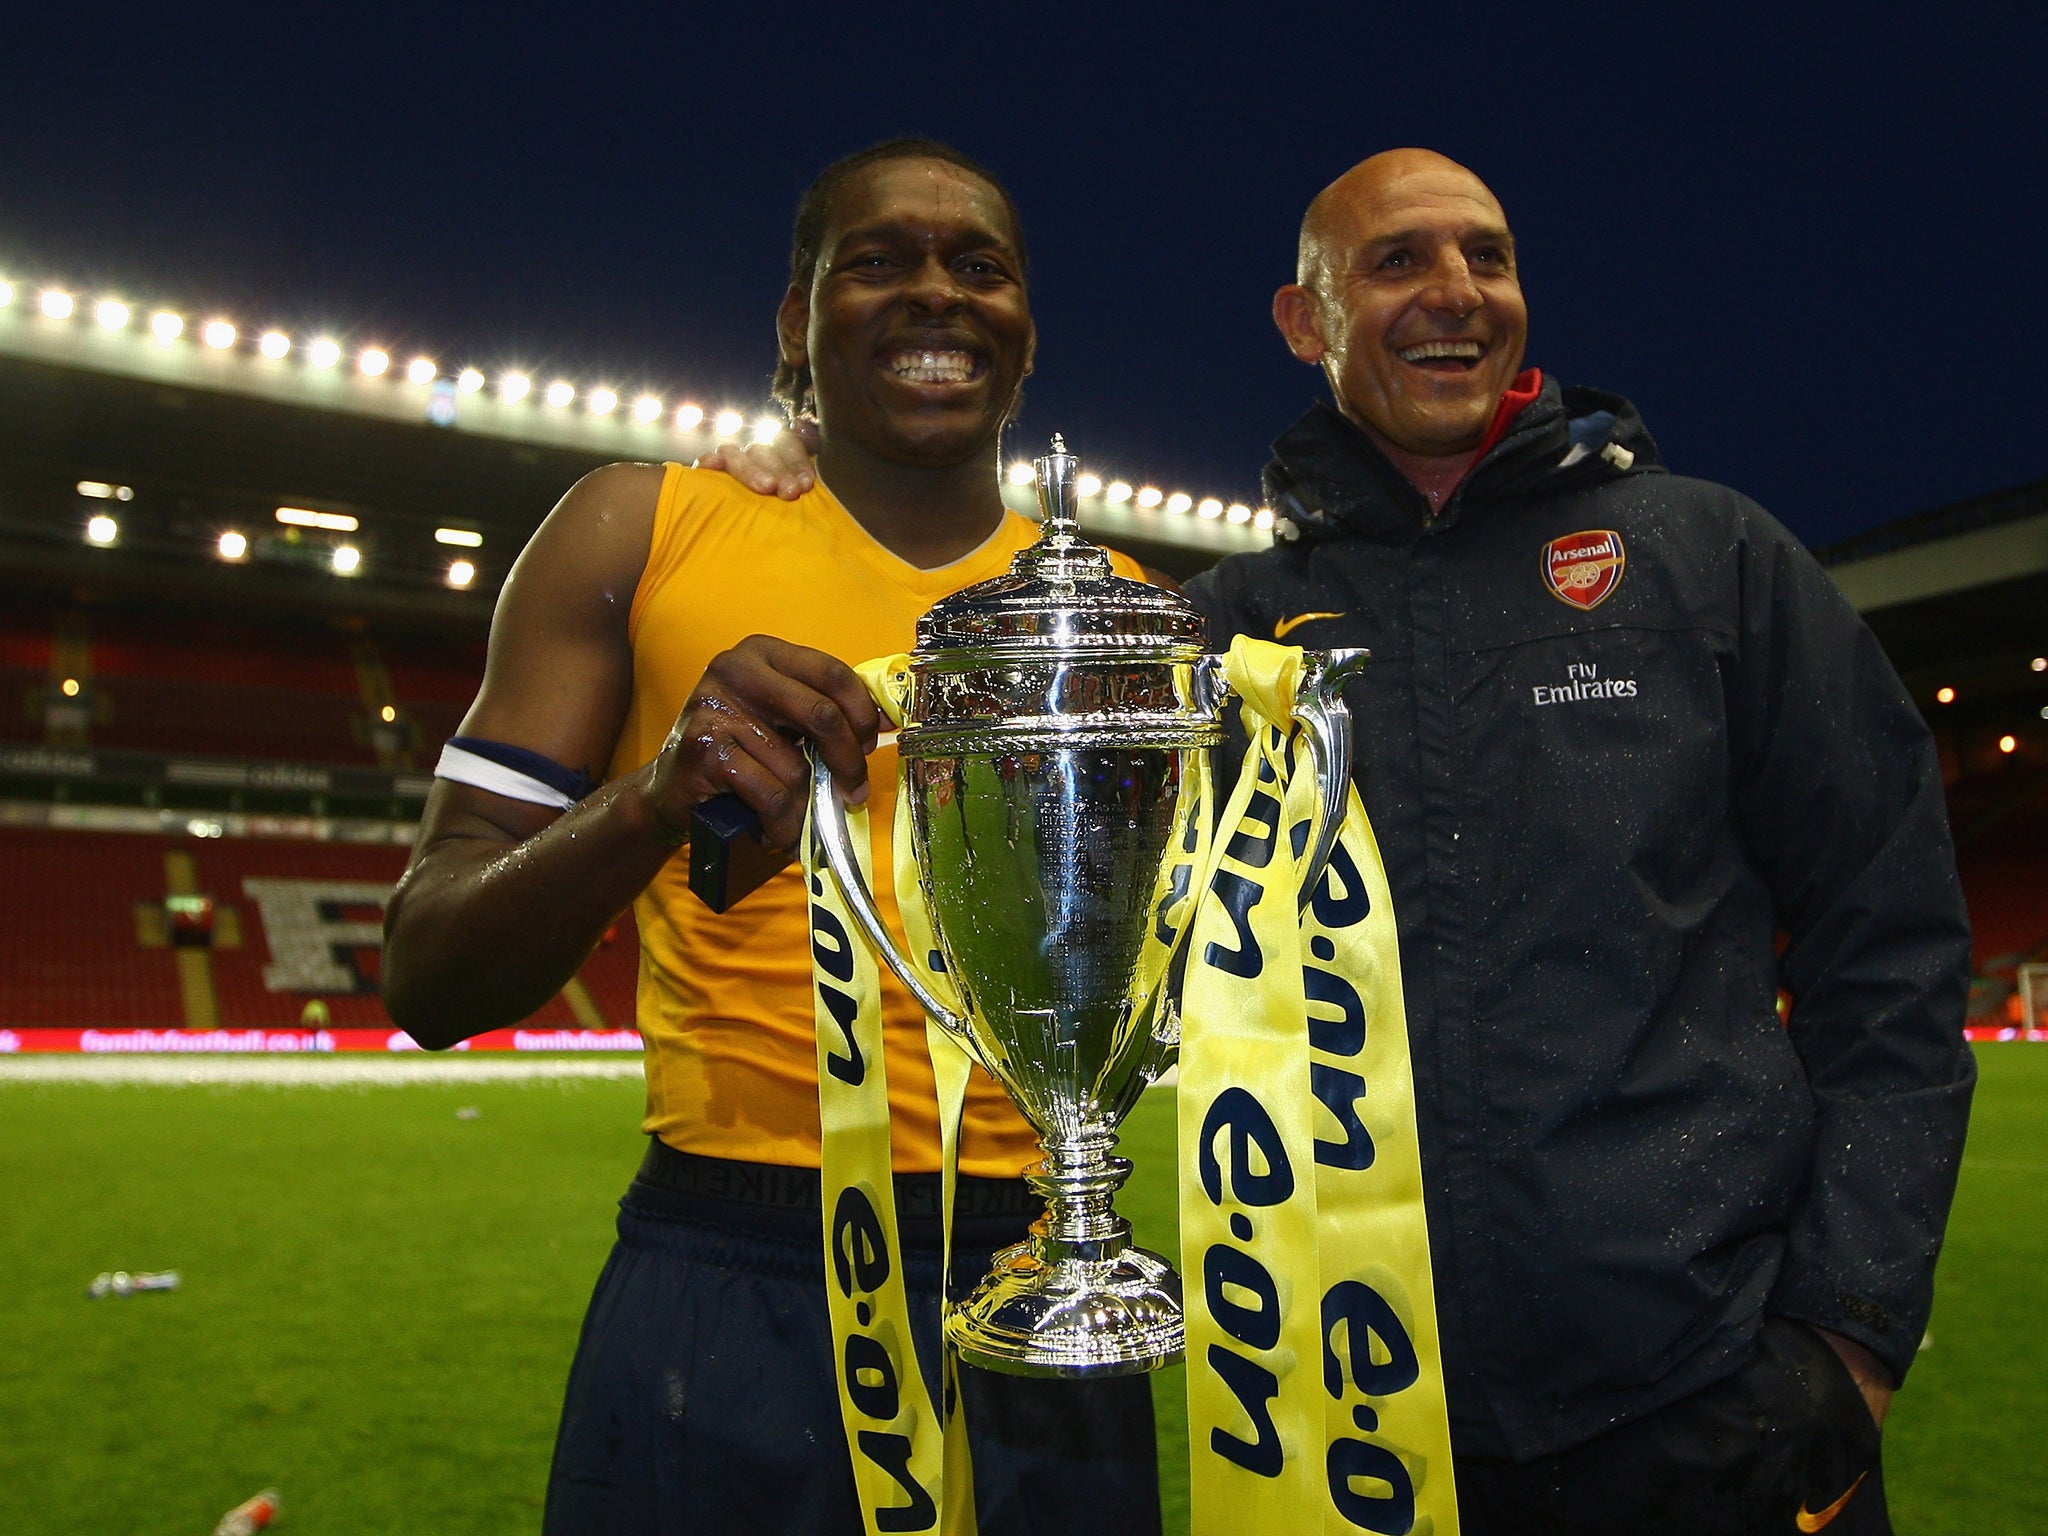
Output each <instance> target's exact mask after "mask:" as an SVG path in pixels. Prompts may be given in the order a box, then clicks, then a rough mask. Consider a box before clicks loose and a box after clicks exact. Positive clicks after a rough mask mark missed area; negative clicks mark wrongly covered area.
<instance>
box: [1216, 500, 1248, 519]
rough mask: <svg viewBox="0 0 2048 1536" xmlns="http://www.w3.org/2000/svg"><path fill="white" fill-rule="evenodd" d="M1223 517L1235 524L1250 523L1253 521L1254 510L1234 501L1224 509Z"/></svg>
mask: <svg viewBox="0 0 2048 1536" xmlns="http://www.w3.org/2000/svg"><path fill="white" fill-rule="evenodd" d="M1223 515H1224V516H1225V517H1226V518H1228V519H1229V520H1230V521H1231V522H1233V523H1248V522H1250V521H1251V520H1252V509H1251V508H1250V507H1247V506H1245V505H1244V504H1243V503H1242V502H1235V501H1234V502H1232V503H1231V504H1230V505H1229V506H1228V507H1226V508H1224V510H1223Z"/></svg>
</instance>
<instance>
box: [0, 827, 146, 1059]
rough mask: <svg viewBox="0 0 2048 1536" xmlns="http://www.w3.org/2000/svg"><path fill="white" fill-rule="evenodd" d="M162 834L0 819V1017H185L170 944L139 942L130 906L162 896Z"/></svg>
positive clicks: (72, 1021)
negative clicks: (4, 898) (2, 914)
mask: <svg viewBox="0 0 2048 1536" xmlns="http://www.w3.org/2000/svg"><path fill="white" fill-rule="evenodd" d="M170 846H171V839H169V838H154V837H124V836H120V835H117V834H110V833H102V834H94V833H79V832H31V831H22V830H18V829H15V828H11V827H0V890H4V891H6V892H7V893H8V897H9V900H8V914H7V937H6V942H5V943H0V1025H26V1026H38V1025H44V1026H65V1025H101V1024H135V1025H146V1026H150V1027H154V1028H165V1027H175V1026H178V1025H181V1024H182V1023H183V1022H184V1013H183V1007H182V1004H181V1001H180V994H179V986H178V968H177V965H176V963H175V959H174V957H173V955H172V953H171V951H170V950H169V949H168V948H165V947H161V946H156V947H149V948H145V947H144V946H143V945H141V944H140V943H138V942H137V934H136V918H135V906H136V904H137V903H138V902H147V901H155V902H161V901H162V900H163V898H164V853H165V851H166V849H167V848H169V847H170Z"/></svg>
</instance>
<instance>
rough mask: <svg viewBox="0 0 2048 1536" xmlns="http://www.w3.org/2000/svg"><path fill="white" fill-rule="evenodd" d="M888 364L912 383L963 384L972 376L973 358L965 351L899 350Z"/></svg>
mask: <svg viewBox="0 0 2048 1536" xmlns="http://www.w3.org/2000/svg"><path fill="white" fill-rule="evenodd" d="M889 366H890V368H891V369H892V370H894V372H895V374H896V377H897V378H899V379H907V380H909V381H910V382H911V383H913V384H964V383H966V382H967V381H968V380H969V379H970V378H972V377H973V376H974V359H973V358H972V357H971V356H969V355H968V354H967V353H965V352H899V353H897V354H896V356H895V358H894V359H893V360H892V361H891V362H890V364H889Z"/></svg>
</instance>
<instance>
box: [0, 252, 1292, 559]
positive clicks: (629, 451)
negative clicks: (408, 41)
mask: <svg viewBox="0 0 2048 1536" xmlns="http://www.w3.org/2000/svg"><path fill="white" fill-rule="evenodd" d="M0 359H11V360H14V361H16V362H18V363H19V364H23V365H29V367H28V372H29V373H30V374H32V375H36V376H38V377H40V378H41V379H42V380H44V381H45V384H46V385H48V386H49V387H53V388H55V387H58V386H56V385H54V384H51V383H50V381H51V380H53V379H54V378H55V373H54V370H60V369H61V370H67V371H71V372H76V373H83V374H88V375H92V376H95V377H97V378H99V379H103V380H106V381H108V383H109V384H110V385H112V384H114V383H115V382H116V381H118V382H119V383H122V384H126V385H128V386H131V387H130V388H128V389H126V390H118V389H116V390H114V391H112V393H114V394H118V395H123V396H125V397H127V398H130V399H145V400H146V399H148V398H151V396H152V393H153V392H171V393H173V394H175V395H176V396H178V397H180V398H183V399H185V400H187V401H188V402H192V403H195V404H196V403H197V401H198V398H199V397H200V396H202V395H203V396H212V397H220V398H219V402H218V403H219V404H225V403H226V402H227V401H231V400H232V401H241V402H247V404H248V406H250V407H254V408H256V409H255V410H253V411H244V412H230V411H223V410H221V409H219V408H217V407H216V408H209V409H206V410H203V411H201V412H200V414H201V415H205V416H207V417H209V418H211V419H212V420H213V421H214V422H215V423H216V424H217V426H216V429H215V430H214V432H213V436H214V437H215V439H216V441H217V442H219V443H222V444H225V441H226V439H227V438H229V437H234V436H240V437H242V438H243V439H244V443H245V450H246V451H247V452H248V453H249V454H251V455H253V456H254V458H255V459H257V460H259V461H260V460H261V459H262V458H264V457H266V456H267V455H265V453H264V452H263V448H262V445H261V444H260V443H258V442H257V441H255V439H256V438H257V437H259V436H261V435H262V434H263V433H265V432H269V433H271V434H273V435H275V436H277V437H278V438H279V439H280V446H281V445H282V441H283V440H289V441H290V442H293V443H297V444H308V443H311V442H313V441H314V440H316V439H322V438H327V439H347V440H348V441H350V442H351V443H368V442H373V441H374V442H376V443H378V444H379V445H380V448H381V453H382V454H383V455H384V456H388V457H391V458H393V460H394V464H403V463H405V462H406V461H409V460H415V459H419V458H423V457H427V458H430V457H433V456H434V455H433V454H432V452H431V451H428V450H421V451H420V452H418V453H412V452H407V451H405V450H404V449H403V448H402V447H401V446H400V444H401V443H402V442H403V440H404V439H405V438H406V437H429V436H436V435H446V436H449V437H462V438H475V439H482V440H484V441H485V442H487V443H492V444H496V445H497V446H498V448H499V449H500V452H499V453H497V454H496V455H492V454H488V453H487V454H483V455H481V456H478V455H468V456H465V455H459V454H458V455H453V456H444V457H454V458H457V459H463V458H468V459H476V458H479V457H481V458H485V459H489V458H493V457H495V458H497V459H501V460H502V458H503V457H504V454H503V452H502V450H503V449H504V448H505V447H506V446H508V445H509V446H514V447H515V448H516V449H524V450H528V451H530V452H531V453H532V454H533V455H534V457H533V459H532V462H533V464H534V465H535V467H537V468H538V467H540V466H542V465H545V466H547V469H546V471H545V473H544V475H543V476H542V477H541V478H544V479H545V482H546V488H547V490H548V496H547V500H546V501H545V502H543V503H541V504H540V505H539V506H538V507H537V508H536V507H532V506H527V507H525V508H524V509H523V510H522V511H521V513H519V514H518V515H517V517H515V519H514V520H515V521H523V522H524V525H525V527H526V528H527V529H528V530H530V529H531V527H532V526H533V524H534V523H537V522H538V521H539V519H540V517H541V516H542V515H544V513H545V511H546V509H547V506H548V505H550V504H552V501H553V500H554V498H555V496H558V495H559V494H560V493H561V492H562V491H563V490H566V489H567V487H568V485H569V483H570V482H571V481H572V480H573V479H574V478H575V473H581V471H582V469H586V468H590V467H593V466H595V465H597V464H602V463H608V462H611V461H614V460H619V459H643V460H660V459H681V460H683V461H685V462H687V461H689V460H691V459H694V458H695V457H696V456H697V455H699V454H701V453H704V452H705V451H707V450H709V449H710V448H712V447H713V446H715V445H716V444H718V443H720V442H723V441H731V440H734V439H740V438H744V437H745V436H747V435H749V434H750V433H756V432H765V431H772V430H773V429H774V427H775V426H776V425H777V418H776V417H775V416H773V414H772V413H770V412H769V411H768V410H767V409H766V408H764V407H761V406H759V405H756V406H755V407H754V408H753V409H752V416H753V420H751V421H750V420H749V419H748V412H747V411H745V410H742V409H740V408H739V407H736V406H734V405H732V404H730V403H718V402H702V403H700V402H697V401H693V400H688V399H680V398H674V397H672V396H669V395H665V394H664V393H662V392H658V391H656V390H653V389H632V388H627V387H624V386H621V385H619V384H617V383H609V384H608V383H604V382H592V381H582V382H578V381H575V380H572V379H567V378H562V377H559V376H552V375H532V374H527V373H524V372H519V371H516V370H509V369H508V370H503V371H500V372H498V373H497V374H496V375H495V376H487V375H486V374H485V373H484V372H483V371H482V370H480V369H478V368H475V367H470V366H465V365H462V364H460V363H458V364H456V365H454V366H444V365H443V364H442V363H441V362H440V361H438V360H436V359H433V358H429V357H424V356H410V355H407V354H404V353H396V352H392V351H388V350H386V349H385V348H382V347H379V346H376V345H371V344H366V343H359V342H351V343H350V344H349V345H348V346H347V347H344V346H343V345H342V344H341V343H340V342H338V341H336V340H334V339H332V338H330V337H326V336H318V335H298V336H294V335H289V334H287V333H285V332H283V331H278V330H270V331H261V332H259V331H254V330H250V329H247V328H245V327H243V326H240V325H238V324H237V323H235V322H234V321H233V320H231V319H228V318H224V317H220V316H216V315H207V314H199V313H191V312H187V311H183V310H180V309H177V308H150V307H148V306H144V305H138V304H134V303H131V302H130V301H129V300H127V299H125V298H122V297H118V296H109V295H87V294H81V293H76V292H73V291H70V290H68V289H64V288H59V287H43V288H35V287H32V286H31V285H28V284H24V283H20V282H10V281H8V280H6V279H5V278H4V277H0ZM10 371H13V370H10ZM62 388H64V389H65V391H66V392H68V393H70V394H71V395H73V396H80V395H81V394H84V393H91V391H90V390H88V389H86V387H85V386H84V383H83V381H76V380H74V381H72V382H71V383H70V384H68V385H65V386H62ZM155 398H157V399H159V400H162V399H164V398H166V396H165V395H164V394H163V393H155ZM230 417H240V418H242V420H241V426H242V428H243V430H242V431H240V432H235V431H233V430H222V428H223V427H226V426H227V425H228V422H229V418H230ZM186 419H187V420H188V421H189V420H191V419H192V418H189V417H188V418H186ZM322 419H324V420H325V421H327V422H329V423H332V424H334V425H335V426H337V427H338V426H341V425H343V424H355V425H359V426H360V427H362V428H364V429H366V430H365V432H364V433H361V434H357V433H348V432H335V431H332V430H330V431H325V432H323V431H322V429H321V427H320V426H319V422H320V421H321V420H322ZM8 435H9V436H10V437H13V436H14V435H15V434H14V433H12V432H10V433H9V434H8ZM292 451H293V452H296V451H297V450H292ZM571 465H575V466H580V467H579V468H577V469H576V470H575V473H570V474H568V476H567V478H563V471H565V470H567V469H568V468H569V467H570V466H571ZM1091 467H1092V466H1091ZM1091 480H1092V483H1091V481H1090V480H1084V483H1083V487H1082V488H1083V491H1084V493H1085V494H1084V496H1083V498H1082V504H1081V508H1080V511H1081V521H1082V524H1083V526H1084V527H1086V528H1088V529H1089V530H1090V531H1091V532H1092V533H1093V534H1095V535H1096V536H1097V537H1099V538H1102V539H1104V540H1105V541H1107V542H1110V543H1112V544H1115V545H1118V546H1120V547H1125V548H1128V549H1130V550H1131V552H1132V553H1134V554H1137V555H1139V556H1140V557H1141V558H1142V557H1150V556H1158V557H1162V558H1159V559H1158V562H1157V563H1160V564H1163V565H1165V566H1166V567H1167V568H1168V569H1174V568H1176V567H1189V568H1194V569H1199V568H1200V567H1201V566H1203V565H1207V564H1209V563H1211V562H1212V561H1214V560H1216V559H1218V558H1220V557H1221V556H1223V555H1225V554H1229V553H1231V552H1233V551H1237V550H1246V549H1258V548H1263V547H1264V546H1265V545H1266V544H1268V543H1269V542H1270V535H1269V533H1268V531H1267V529H1268V528H1269V527H1270V514H1265V513H1263V510H1261V511H1257V512H1255V511H1254V509H1252V508H1249V507H1245V506H1241V505H1238V506H1229V507H1226V506H1225V505H1224V504H1223V502H1222V501H1220V500H1218V499H1215V498H1209V497H1200V498H1198V496H1197V495H1195V494H1190V493H1187V492H1182V491H1179V490H1178V489H1177V488H1173V487H1163V488H1162V487H1146V486H1135V485H1130V484H1127V483H1124V482H1120V481H1117V480H1115V479H1114V478H1113V466H1107V465H1106V466H1105V467H1104V468H1103V470H1102V473H1101V474H1100V475H1099V476H1097V477H1091ZM103 483H107V484H129V483H130V482H127V481H118V480H113V479H107V480H104V481H103ZM138 488H139V487H138ZM1003 494H1004V497H1005V500H1006V501H1008V502H1009V503H1010V504H1011V505H1012V506H1015V507H1017V508H1018V509H1019V510H1021V511H1025V512H1027V513H1028V512H1032V511H1034V510H1035V497H1034V495H1033V493H1032V491H1031V488H1030V471H1029V466H1028V465H1012V466H1011V467H1010V472H1009V476H1008V478H1007V480H1006V482H1005V484H1004V487H1003ZM372 510H374V508H373V509H372ZM358 515H359V516H360V515H361V514H358Z"/></svg>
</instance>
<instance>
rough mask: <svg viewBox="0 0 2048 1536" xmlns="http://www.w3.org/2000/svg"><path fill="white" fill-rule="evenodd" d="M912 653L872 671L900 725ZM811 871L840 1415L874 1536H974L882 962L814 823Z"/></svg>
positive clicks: (905, 829)
mask: <svg viewBox="0 0 2048 1536" xmlns="http://www.w3.org/2000/svg"><path fill="white" fill-rule="evenodd" d="M903 661H904V658H902V657H900V656H899V657H889V658H884V659H882V660H880V661H874V662H869V663H868V664H867V665H866V666H864V667H862V668H861V669H860V672H861V675H862V677H863V679H864V680H865V681H866V682H867V684H868V687H869V689H870V691H871V692H873V694H874V696H875V701H876V703H877V704H878V705H879V706H880V707H881V708H882V710H883V711H884V712H885V713H887V714H888V715H889V716H890V717H891V718H892V719H895V720H900V719H901V716H902V701H903V688H904V686H905V685H906V683H907V676H906V674H905V673H904V670H903ZM909 803H910V802H909V797H908V796H907V795H903V794H899V795H898V796H897V797H896V820H895V860H894V863H895V875H896V904H897V909H898V911H899V912H900V913H901V914H902V917H903V920H904V928H905V931H906V935H907V937H908V938H909V940H910V945H909V954H910V957H911V959H912V963H913V964H914V965H916V966H917V968H918V971H919V974H920V977H921V979H922V980H923V981H924V983H925V985H926V986H927V987H928V988H930V989H931V991H932V993H933V994H934V995H935V996H936V997H938V998H939V999H940V1000H941V1001H942V1002H944V1003H946V1004H947V1006H949V1007H956V1006H957V995H956V993H955V991H954V988H953V985H952V983H951V981H950V980H949V979H948V978H947V977H946V976H945V975H944V974H943V973H935V972H934V971H933V970H932V967H931V966H930V965H929V964H928V963H926V961H925V957H926V956H927V955H930V954H932V953H934V952H935V949H936V940H935V937H934V934H933V932H932V926H931V918H930V915H929V913H928V912H927V911H926V910H925V905H924V900H923V894H922V891H921V889H920V887H919V884H918V879H917V870H916V865H915V860H914V857H913V856H912V854H911V852H910V848H911V843H910V826H909ZM846 821H847V831H848V833H849V836H850V841H851V842H852V844H853V848H854V852H855V856H856V857H857V858H858V860H859V861H860V870H861V875H862V878H863V879H866V880H867V881H868V882H869V888H870V889H872V888H873V873H872V866H871V856H870V851H869V850H870V845H871V841H872V838H871V834H870V832H869V830H868V816H867V812H866V810H864V809H859V810H849V811H848V812H847V817H846ZM803 872H804V881H805V884H806V887H807V888H808V889H809V891H810V893H811V956H812V979H813V989H814V992H815V994H816V1000H817V1010H816V1012H817V1030H818V1118H819V1125H820V1130H821V1135H822V1140H821V1146H820V1152H819V1160H818V1178H819V1185H820V1189H821V1193H822V1197H823V1212H824V1238H825V1269H826V1283H825V1292H826V1300H827V1310H828V1312H829V1315H830V1318H831V1324H832V1344H833V1355H834V1360H835V1363H836V1367H837V1383H838V1388H839V1412H840V1418H841V1421H842V1422H843V1423H844V1425H845V1429H846V1444H847V1448H848V1450H849V1451H850V1453H851V1455H852V1458H853V1473H854V1484H855V1487H856V1489H857V1491H858V1493H859V1496H860V1509H861V1520H862V1523H863V1525H864V1527H865V1529H866V1530H867V1532H868V1536H882V1533H885V1532H901V1531H935V1532H940V1533H942V1536H973V1533H974V1530H975V1523H974V1477H973V1467H972V1464H971V1461H970V1458H969V1452H968V1446H967V1421H966V1416H965V1414H964V1413H962V1412H961V1411H960V1397H959V1363H958V1361H957V1360H956V1359H955V1358H954V1355H953V1351H952V1349H951V1348H949V1347H947V1348H944V1352H943V1356H942V1359H941V1364H940V1382H941V1393H942V1401H941V1404H940V1407H941V1409H943V1412H935V1411H934V1408H933V1405H932V1401H931V1394H930V1393H929V1392H928V1391H927V1390H926V1388H925V1381H924V1375H923V1373H922V1372H921V1371H920V1370H919V1369H918V1363H917V1347H916V1344H915V1342H914V1341H913V1339H912V1337H911V1332H910V1304H909V1298H908V1295H907V1293H906V1291H905V1289H904V1285H903V1248H902V1242H901V1239H900V1236H899V1232H898V1228H897V1222H896V1198H895V1186H894V1184H893V1182H892V1181H891V1173H892V1165H891V1161H890V1149H889V1082H888V1065H887V1061H886V1059H885V1057H884V1052H883V1043H882V1009H881V993H880V987H879V978H878V974H877V971H876V968H875V958H874V956H873V955H872V954H871V953H870V952H869V950H868V947H867V945H866V944H865V942H863V941H862V940H861V938H860V936H859V933H860V931H859V929H858V927H857V926H856V925H855V922H854V918H853V913H852V911H851V909H850V907H849V906H848V904H847V901H846V896H845V893H844V892H843V891H841V890H840V889H839V882H838V881H837V880H836V879H835V878H834V877H833V875H832V871H831V868H830V866H829V865H828V864H827V863H826V862H825V858H824V854H823V850H822V848H821V846H820V845H819V843H818V841H817V837H816V833H815V829H814V828H813V827H812V825H811V824H810V821H809V818H808V817H806V820H805V825H804V839H803ZM925 1043H926V1048H927V1049H928V1050H929V1051H930V1053H931V1058H932V1075H933V1078H934V1080H935V1082H936V1083H937V1086H938V1098H939V1136H940V1144H941V1145H940V1155H941V1164H940V1166H941V1168H942V1170H943V1176H942V1183H941V1189H942V1194H943V1199H942V1202H941V1210H942V1213H943V1228H942V1230H943V1234H944V1238H943V1247H942V1248H941V1260H940V1276H941V1278H940V1284H941V1287H942V1288H943V1286H944V1273H945V1265H946V1263H947V1262H948V1261H949V1260H950V1258H951V1254H952V1237H953V1177H954V1169H955V1166H956V1162H957V1159H958V1155H959V1140H960V1109H961V1106H962V1104H963V1103H964V1102H965V1100H966V1096H967V1073H968V1067H969V1058H968V1056H967V1054H966V1052H965V1051H964V1050H963V1049H962V1048H961V1046H960V1045H959V1043H958V1042H957V1041H955V1040H954V1039H953V1038H952V1036H950V1035H948V1034H947V1033H946V1032H945V1031H944V1030H943V1029H941V1028H940V1027H939V1026H938V1025H937V1024H935V1023H932V1022H931V1021H929V1020H927V1021H926V1026H925Z"/></svg>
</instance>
